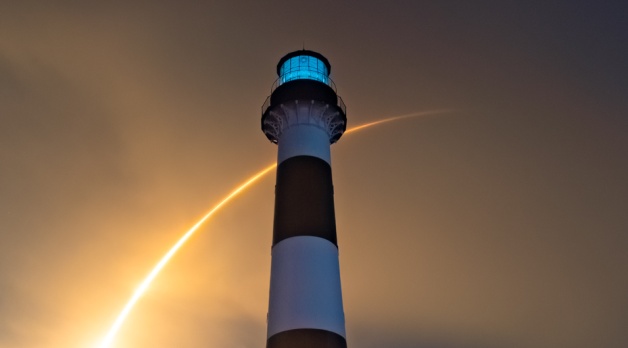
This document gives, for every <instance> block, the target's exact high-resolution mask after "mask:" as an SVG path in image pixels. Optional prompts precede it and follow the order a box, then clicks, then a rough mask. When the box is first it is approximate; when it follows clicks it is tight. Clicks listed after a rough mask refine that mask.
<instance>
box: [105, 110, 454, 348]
mask: <svg viewBox="0 0 628 348" xmlns="http://www.w3.org/2000/svg"><path fill="white" fill-rule="evenodd" d="M448 112H451V110H432V111H423V112H416V113H412V114H407V115H402V116H395V117H389V118H386V119H383V120H379V121H375V122H371V123H366V124H363V125H360V126H356V127H353V128H350V129H348V130H347V131H345V134H349V133H353V132H356V131H359V130H362V129H365V128H368V127H372V126H375V125H378V124H382V123H387V122H392V121H397V120H401V119H405V118H413V117H420V116H428V115H436V114H442V113H448ZM275 167H277V164H276V163H274V164H272V165H269V166H268V167H266V168H264V169H262V170H260V171H259V172H258V173H257V174H255V175H253V176H252V177H251V178H249V179H248V180H247V181H245V182H244V183H243V184H241V185H240V186H238V187H237V188H236V189H234V190H233V191H231V193H229V194H228V195H227V196H226V197H225V198H223V200H222V201H220V202H219V203H218V204H216V205H215V206H214V207H213V208H212V210H210V211H209V212H208V213H207V214H205V216H203V218H202V219H200V220H199V221H198V222H197V223H196V224H195V225H194V226H192V228H190V229H189V230H188V231H187V232H186V233H185V234H184V235H183V236H182V237H181V238H180V239H179V240H178V241H177V242H176V243H175V245H173V246H172V248H170V250H168V252H167V253H166V254H165V255H164V256H163V257H162V258H161V260H159V262H158V263H157V265H155V267H154V268H153V270H152V271H151V272H150V273H149V274H148V276H146V278H145V279H144V281H143V282H142V283H141V284H140V286H139V287H138V288H137V289H136V290H135V292H134V293H133V296H131V298H130V299H129V301H128V302H127V304H126V306H124V309H122V312H120V314H119V315H118V317H117V318H116V321H115V322H114V323H113V325H112V326H111V329H109V332H108V333H107V336H105V338H104V339H103V340H102V342H101V344H100V347H101V348H109V347H112V344H113V340H114V339H115V336H116V334H117V333H118V331H119V330H120V328H121V327H122V324H123V323H124V320H125V319H126V318H127V316H128V315H129V313H130V312H131V310H132V309H133V306H135V304H136V303H137V301H138V300H139V299H140V297H142V295H143V294H144V293H145V292H146V290H147V289H148V287H149V286H150V284H151V283H152V282H153V280H154V279H155V278H156V277H157V275H158V274H159V272H161V270H162V269H163V268H164V266H166V264H167V263H168V261H170V259H171V258H172V256H174V254H175V253H176V252H177V251H178V250H179V249H180V248H181V247H182V246H183V244H185V242H186V241H187V240H188V239H190V237H192V235H193V234H194V232H196V231H197V230H198V228H199V227H201V225H203V223H205V221H207V220H208V219H209V218H210V217H211V216H212V215H214V213H216V212H217V211H218V210H219V209H220V208H222V207H223V206H224V205H225V204H227V203H229V202H230V201H231V200H232V199H233V198H235V197H236V196H237V195H239V194H240V193H242V191H244V190H245V189H247V188H248V187H249V186H251V185H252V184H253V183H255V182H256V181H257V180H259V179H260V178H261V177H263V176H264V175H266V174H267V173H268V172H270V171H271V170H273V169H275Z"/></svg>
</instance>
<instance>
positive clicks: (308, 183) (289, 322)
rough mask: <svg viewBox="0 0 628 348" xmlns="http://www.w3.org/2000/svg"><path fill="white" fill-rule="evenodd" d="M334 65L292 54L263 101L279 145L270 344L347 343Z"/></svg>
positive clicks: (270, 133)
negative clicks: (337, 207) (334, 165)
mask: <svg viewBox="0 0 628 348" xmlns="http://www.w3.org/2000/svg"><path fill="white" fill-rule="evenodd" d="M330 72H331V65H330V64H329V61H328V60H327V59H326V58H325V57H324V56H323V55H321V54H319V53H317V52H313V51H308V50H301V51H295V52H291V53H288V54H287V55H285V56H284V57H283V58H281V59H280V60H279V63H278V64H277V75H278V76H279V77H278V78H277V80H276V81H275V83H274V84H273V85H272V87H271V94H270V96H269V97H268V98H267V99H266V101H265V102H264V104H263V105H262V131H263V132H264V134H265V135H266V137H267V138H268V139H269V140H270V141H271V142H272V143H275V144H277V146H278V151H277V183H276V186H275V216H274V224H273V241H272V251H271V255H272V261H271V275H270V296H269V297H270V299H269V306H268V319H267V321H268V330H267V341H266V347H267V348H341V347H347V343H346V333H345V319H344V310H343V305H342V292H341V286H340V267H339V262H338V242H337V238H336V218H335V213H334V187H333V183H332V174H331V154H330V145H331V144H333V143H335V142H336V141H338V139H340V137H341V136H342V134H343V133H344V131H345V129H346V125H347V117H346V107H345V105H344V103H343V101H342V99H341V98H340V97H339V96H338V95H337V93H336V86H335V84H334V83H333V81H332V80H331V79H330V77H329V74H330Z"/></svg>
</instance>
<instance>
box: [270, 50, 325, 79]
mask: <svg viewBox="0 0 628 348" xmlns="http://www.w3.org/2000/svg"><path fill="white" fill-rule="evenodd" d="M299 79H308V80H316V81H320V82H323V83H325V84H329V72H328V71H327V66H326V65H325V63H323V62H322V61H321V60H319V59H317V58H314V57H311V56H296V57H292V58H290V59H288V60H286V61H285V63H283V65H282V66H281V68H280V69H279V84H280V85H281V84H284V83H286V82H288V81H292V80H299Z"/></svg>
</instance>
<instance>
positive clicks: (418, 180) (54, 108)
mask: <svg viewBox="0 0 628 348" xmlns="http://www.w3.org/2000/svg"><path fill="white" fill-rule="evenodd" d="M627 18H628V5H626V2H625V1H599V2H595V1H518V2H515V1H497V0H496V1H389V2H385V1H381V2H379V1H362V2H339V1H316V2H314V1H311V2H295V1H268V2H262V1H260V2H256V1H250V2H242V1H230V2H226V1H224V2H212V1H207V2H192V1H189V2H186V1H171V2H164V1H152V2H145V3H141V2H137V3H135V4H129V3H127V2H120V3H119V4H115V2H108V1H100V2H93V1H82V2H76V3H74V4H70V2H67V3H65V2H56V1H2V3H0V347H2V348H4V347H10V348H13V347H19V348H22V347H25V348H26V347H27V348H40V347H41V348H57V347H59V348H68V347H69V348H74V347H77V348H79V347H80V348H84V347H92V345H93V344H94V343H95V342H96V341H98V340H99V339H101V338H102V337H103V336H104V334H105V333H106V332H107V330H108V329H109V326H110V325H111V324H112V322H113V320H114V319H115V317H116V316H117V315H118V313H119V311H120V310H121V309H122V307H123V306H124V304H125V303H126V301H127V300H128V298H129V297H130V296H131V294H132V291H133V289H134V288H135V287H136V286H137V285H138V284H139V283H140V281H141V280H142V279H143V278H144V277H145V275H146V274H147V273H148V272H149V270H150V269H151V268H152V267H153V265H154V264H155V263H156V262H157V261H158V259H159V258H160V257H161V256H162V255H163V254H164V253H165V252H166V251H167V249H168V248H169V247H170V246H171V245H172V244H173V243H174V242H175V241H176V240H177V239H178V238H179V237H180V236H181V235H182V234H183V233H184V232H185V231H186V230H187V229H188V228H189V227H191V226H192V224H194V223H195V222H196V221H197V220H198V218H200V217H201V216H202V215H204V214H205V212H206V211H207V210H208V209H209V208H210V207H211V206H212V205H213V204H214V203H216V201H217V200H218V199H220V198H221V197H223V196H224V195H225V194H227V193H228V192H229V191H230V190H231V189H232V188H233V187H234V186H235V185H237V184H238V183H240V182H241V181H242V180H244V179H246V178H247V177H248V176H250V175H251V174H253V173H255V172H256V171H258V170H259V169H261V168H263V167H264V166H266V165H268V164H270V163H272V162H273V161H274V160H275V156H276V151H277V148H276V146H275V145H272V144H271V143H269V142H268V140H267V139H266V137H265V136H264V135H263V133H262V131H261V130H260V117H261V115H260V107H261V105H262V103H263V102H264V100H265V98H266V97H267V96H268V94H269V93H270V87H271V85H272V83H273V81H274V79H275V78H276V71H275V69H276V64H277V62H278V60H279V59H280V58H281V57H282V56H283V55H284V54H286V53H288V52H291V51H294V50H298V49H301V48H302V47H303V45H305V48H306V49H311V50H315V51H318V52H320V53H322V54H323V55H325V56H326V57H327V58H328V59H329V61H330V62H331V65H332V71H331V73H332V78H333V79H334V81H335V82H336V84H337V86H338V93H339V94H340V95H341V96H342V97H343V99H344V101H345V103H346V104H347V109H348V110H347V116H348V120H349V126H355V125H359V124H362V123H365V122H370V121H374V120H377V119H381V118H385V117H389V116H396V115H401V114H407V113H412V112H417V111H424V110H431V109H443V108H451V109H456V110H458V111H457V112H455V113H452V114H448V115H441V116H434V117H425V118H420V119H412V120H404V121H399V122H397V123H389V124H385V125H381V126H378V127H374V128H371V129H368V130H365V131H363V132H360V133H355V134H350V135H347V136H346V137H343V138H342V139H341V140H340V141H339V142H338V144H336V145H334V146H333V147H332V160H333V174H334V184H335V199H336V219H337V226H338V239H339V246H340V262H341V276H342V286H343V298H344V302H345V312H346V320H347V340H348V344H349V347H351V348H358V347H359V348H382V347H391V348H410V347H429V348H484V347H486V348H511V347H512V348H550V347H551V348H556V347H570V348H572V347H573V348H580V347H582V348H585V347H586V348H589V347H606V348H608V347H611V348H625V347H628V331H627V330H626V328H627V327H628V296H627V294H628V209H627V207H628V101H627V100H628V97H627V96H628V19H627ZM274 175H275V174H274V172H273V173H272V174H271V175H269V176H267V177H266V178H265V179H264V180H262V181H261V182H260V183H259V184H258V185H256V186H255V187H254V188H253V189H251V190H250V191H248V192H247V193H246V194H245V195H243V196H241V197H240V198H238V199H237V200H236V201H234V202H233V204H231V205H229V206H227V207H226V209H224V210H223V211H222V212H220V214H218V215H217V216H216V218H215V219H214V220H212V221H210V223H209V224H208V225H206V227H205V228H204V229H203V230H202V231H200V232H199V233H198V234H197V235H196V236H195V237H194V238H193V239H192V240H191V242H190V243H188V244H187V246H185V247H184V248H183V249H182V250H181V252H180V253H179V254H178V255H177V256H176V258H175V259H173V261H172V262H171V263H170V264H169V266H168V267H167V268H166V269H165V270H164V272H163V273H162V274H161V275H160V276H159V277H158V278H157V280H156V282H155V283H154V285H153V286H152V287H151V288H150V291H149V292H148V293H147V294H146V295H145V296H144V297H143V298H142V300H141V301H140V302H139V304H138V306H137V307H136V308H135V310H134V312H133V313H132V314H131V316H130V317H129V318H128V321H127V322H126V324H125V326H124V327H123V329H122V331H121V332H120V334H119V336H118V339H117V343H118V344H117V347H118V348H131V347H133V348H136V347H157V348H161V347H164V348H171V347H185V348H188V347H189V348H196V347H198V348H200V347H203V348H207V347H212V348H213V347H217V348H229V347H233V348H236V347H238V348H241V347H246V348H254V347H263V346H264V345H265V343H266V312H267V306H268V287H269V280H270V247H271V238H272V217H273V204H274V196H273V192H274V180H275V177H274Z"/></svg>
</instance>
